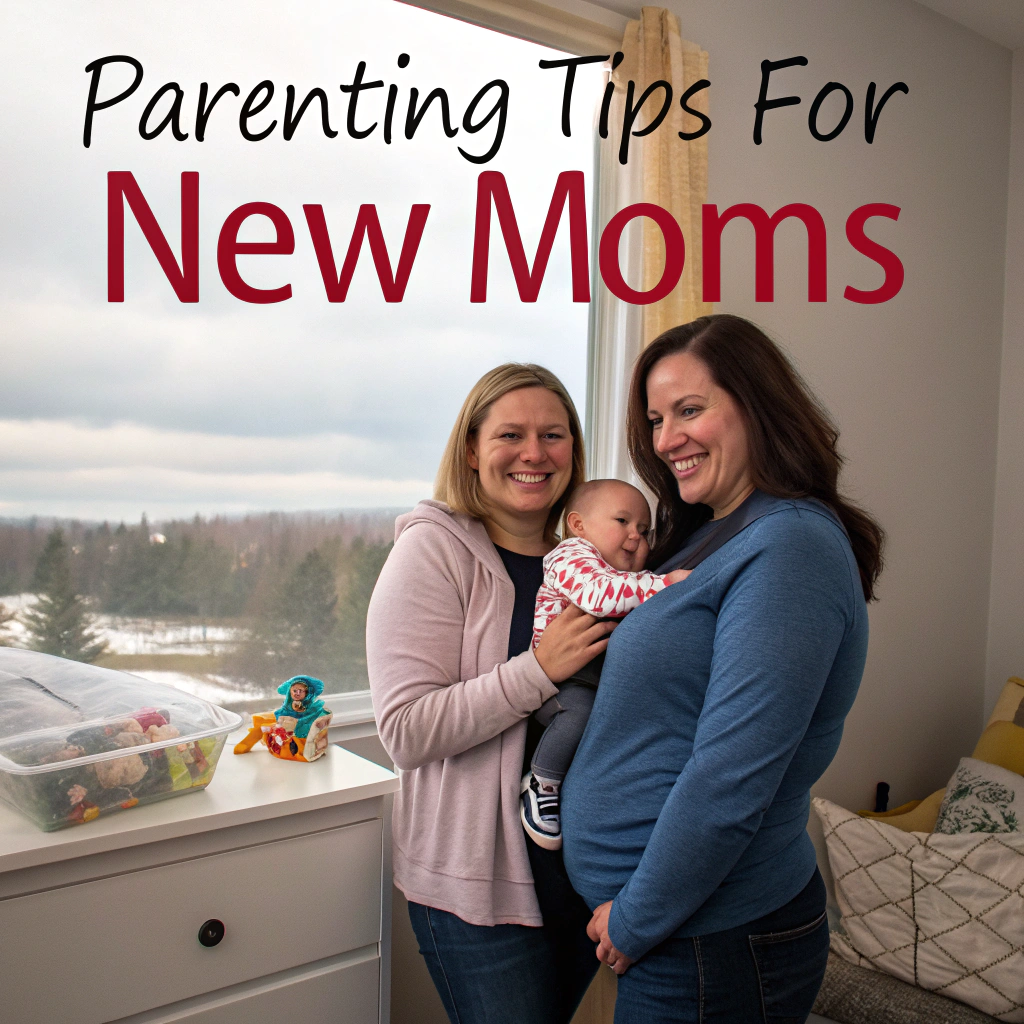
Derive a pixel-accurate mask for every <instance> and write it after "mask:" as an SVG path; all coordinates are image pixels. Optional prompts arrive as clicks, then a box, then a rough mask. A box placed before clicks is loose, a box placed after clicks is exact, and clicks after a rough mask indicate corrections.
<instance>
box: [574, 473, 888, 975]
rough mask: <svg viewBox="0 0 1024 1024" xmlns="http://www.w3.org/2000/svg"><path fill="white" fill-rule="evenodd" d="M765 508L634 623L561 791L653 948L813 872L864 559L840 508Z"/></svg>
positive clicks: (639, 945) (601, 872)
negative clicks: (814, 806)
mask: <svg viewBox="0 0 1024 1024" xmlns="http://www.w3.org/2000/svg"><path fill="white" fill-rule="evenodd" d="M754 500H755V501H757V502H758V503H761V504H762V508H761V510H762V511H763V512H764V513H765V514H763V515H762V516H761V518H759V519H757V520H756V521H755V522H753V523H752V524H751V525H750V526H748V527H747V528H746V529H744V530H743V531H742V532H741V533H739V534H738V535H737V536H735V537H734V538H733V539H732V540H730V541H728V542H727V543H726V544H724V545H723V546H722V547H721V548H720V549H719V550H718V551H716V552H715V553H714V554H712V555H710V556H709V557H708V558H706V559H705V560H704V561H703V562H701V563H700V565H698V566H697V568H696V569H694V571H693V573H692V574H691V575H690V576H689V578H688V579H686V580H684V581H683V582H681V583H676V584H674V585H673V586H671V587H667V588H666V589H665V590H663V591H662V592H661V593H660V594H657V595H655V597H653V598H652V599H651V600H649V601H646V602H645V603H644V604H642V605H641V606H640V607H639V608H637V609H636V610H635V611H632V612H630V614H629V615H627V616H626V617H625V619H624V620H623V621H622V623H621V624H620V625H619V627H618V628H617V629H616V630H615V632H614V633H613V634H612V637H611V642H610V643H609V645H608V651H607V657H606V660H605V666H604V671H603V673H602V675H601V685H600V687H599V688H598V691H597V699H596V701H595V703H594V710H593V713H592V715H591V718H590V723H589V725H588V726H587V730H586V732H585V733H584V736H583V740H582V742H581V744H580V747H579V749H578V751H577V753H576V757H575V759H574V761H573V764H572V767H571V769H570V771H569V774H568V777H567V778H566V781H565V784H564V788H563V791H562V828H563V834H564V854H565V863H566V867H567V869H568V871H569V877H570V879H571V880H572V883H573V886H574V887H575V889H576V891H577V892H578V893H580V895H581V896H582V897H583V898H584V899H585V900H586V901H587V903H588V904H589V905H590V907H591V908H594V907H596V906H598V905H599V904H601V903H604V902H606V901H608V900H614V901H615V902H614V904H613V907H612V912H611V917H610V919H609V935H610V938H611V940H612V942H613V943H614V944H615V946H616V947H617V948H618V949H619V950H621V951H622V952H623V953H625V954H626V955H627V956H629V957H632V958H633V959H637V958H639V957H640V956H642V955H643V954H644V953H646V952H647V951H648V950H649V949H651V948H652V947H653V946H655V945H656V944H657V943H658V942H661V941H662V940H663V939H665V938H668V937H669V936H672V935H676V936H690V935H702V934H707V933H710V932H716V931H721V930H723V929H726V928H732V927H735V926H738V925H740V924H744V923H746V922H748V921H752V920H754V919H755V918H758V917H761V916H763V915H764V914H768V913H771V912H772V911H773V910H776V909H778V908H779V907H781V906H782V905H783V904H785V903H787V902H789V900H791V899H792V898H793V897H794V896H796V895H797V894H798V893H799V892H800V890H801V889H803V887H804V886H805V885H806V884H807V881H808V879H809V878H810V877H811V875H812V874H813V872H814V868H815V855H814V847H813V845H812V844H811V841H810V838H809V836H808V835H807V832H806V824H807V815H808V810H809V806H810V792H809V791H810V787H811V785H812V784H813V783H814V782H815V781H816V780H817V779H818V778H819V777H820V776H821V774H822V773H823V772H824V770H825V769H826V767H827V766H828V765H829V763H830V762H831V760H832V758H833V757H834V756H835V753H836V750H837V749H838V747H839V740H840V738H841V736H842V730H843V720H844V719H845V717H846V714H847V712H848V711H849V710H850V707H851V705H852V704H853V700H854V697H855V696H856V693H857V688H858V686H859V685H860V679H861V675H862V673H863V670H864V661H865V658H866V655H867V643H868V619H867V608H866V605H865V602H864V595H863V590H862V587H861V583H860V576H859V573H858V570H857V564H856V561H855V559H854V557H853V552H852V550H851V549H850V544H849V540H848V539H847V537H846V534H845V532H844V531H843V529H842V526H841V525H840V523H839V521H838V520H837V519H836V518H835V517H834V515H833V514H832V513H831V512H830V511H829V510H827V509H826V508H825V507H824V506H822V505H820V504H819V503H816V502H811V501H804V500H795V501H790V500H784V499H777V498H771V497H769V496H767V495H764V494H761V493H759V492H758V493H757V494H756V495H755V498H754Z"/></svg>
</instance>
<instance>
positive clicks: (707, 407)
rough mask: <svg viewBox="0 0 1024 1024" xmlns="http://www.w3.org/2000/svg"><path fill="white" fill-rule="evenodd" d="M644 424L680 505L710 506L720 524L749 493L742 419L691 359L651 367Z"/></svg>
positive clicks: (680, 356) (680, 355) (679, 357)
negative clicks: (672, 480)
mask: <svg viewBox="0 0 1024 1024" xmlns="http://www.w3.org/2000/svg"><path fill="white" fill-rule="evenodd" d="M647 418H648V419H649V420H650V421H651V438H652V441H653V444H654V450H655V452H657V454H658V457H659V458H660V459H662V460H663V461H664V462H665V463H666V464H667V465H668V467H669V469H670V470H671V471H672V475H673V477H675V480H676V484H677V486H678V487H679V496H680V497H681V498H682V499H683V501H685V502H687V503H688V504H691V505H696V504H703V505H710V506H711V508H712V509H713V510H714V513H715V518H716V519H720V518H721V517H722V516H725V515H728V514H729V513H730V512H732V511H733V509H735V508H736V507H737V506H738V505H739V504H740V503H741V502H742V501H743V500H744V499H745V498H746V497H747V495H749V494H750V492H751V491H752V490H753V489H754V485H753V482H752V481H751V476H750V454H749V447H748V444H747V428H746V423H745V421H744V418H743V413H742V411H741V410H740V407H739V405H738V404H737V403H736V400H735V399H734V398H733V397H732V395H730V394H729V393H728V392H727V391H724V390H723V389H722V388H720V387H719V386H718V385H717V384H716V383H715V382H714V380H713V379H712V377H711V372H710V370H708V368H707V366H706V365H705V363H704V362H703V361H702V360H700V359H698V358H697V357H696V356H695V355H692V354H691V353H690V352H677V353H675V354H674V355H670V356H665V357H664V358H663V359H659V360H658V362H656V363H655V364H654V366H652V367H651V372H650V373H649V374H648V375H647Z"/></svg>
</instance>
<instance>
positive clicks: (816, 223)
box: [702, 203, 828, 302]
mask: <svg viewBox="0 0 1024 1024" xmlns="http://www.w3.org/2000/svg"><path fill="white" fill-rule="evenodd" d="M735 217H745V218H746V219H747V220H749V221H750V223H751V224H753V226H754V235H755V249H754V252H755V260H756V262H755V269H754V299H755V300H756V301H757V302H773V301H774V299H775V229H776V227H778V225H779V224H780V223H781V222H782V221H784V220H785V219H786V218H787V217H798V218H799V219H800V220H802V221H803V222H804V224H805V225H806V227H807V300H808V302H825V301H826V299H827V296H828V274H827V269H826V268H827V260H828V249H827V245H826V231H825V222H824V221H823V220H822V219H821V214H820V213H818V211H817V210H816V209H815V208H814V207H813V206H808V205H807V204H806V203H790V204H789V205H788V206H783V207H782V208H781V209H780V210H779V211H778V212H777V213H776V214H775V215H774V216H772V217H769V216H768V214H767V213H766V212H765V211H764V210H763V209H762V208H761V207H760V206H756V205H755V204H754V203H737V204H736V205H735V206H730V207H729V209H728V210H726V211H725V212H724V213H723V214H721V215H719V213H718V207H717V206H715V205H714V204H711V203H705V204H704V207H703V216H702V222H703V229H704V230H703V257H704V259H703V262H704V301H705V302H721V301H722V229H723V228H724V227H725V225H726V224H728V223H729V221H731V220H733V219H734V218H735Z"/></svg>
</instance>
